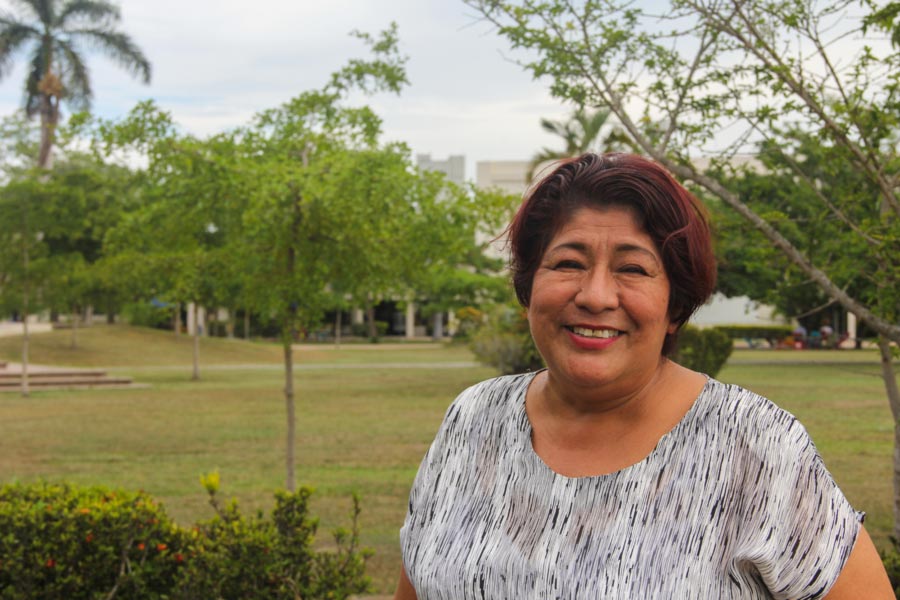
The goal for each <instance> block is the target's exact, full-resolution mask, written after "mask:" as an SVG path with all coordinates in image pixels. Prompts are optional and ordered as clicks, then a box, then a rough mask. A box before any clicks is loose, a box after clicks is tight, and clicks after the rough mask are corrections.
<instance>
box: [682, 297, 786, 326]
mask: <svg viewBox="0 0 900 600" xmlns="http://www.w3.org/2000/svg"><path fill="white" fill-rule="evenodd" d="M691 324H692V325H696V326H698V327H715V326H716V325H788V324H789V321H788V320H787V319H785V318H784V317H782V316H779V315H776V314H775V309H774V307H772V306H769V305H766V304H760V303H759V302H755V301H753V300H751V299H750V298H748V297H746V296H736V297H734V298H727V297H725V296H724V295H722V294H719V293H716V294H714V295H713V297H712V298H710V299H709V302H708V303H706V304H704V305H703V306H701V307H700V308H699V309H698V310H697V312H696V313H695V314H694V316H693V317H691Z"/></svg>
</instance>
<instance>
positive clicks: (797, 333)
mask: <svg viewBox="0 0 900 600" xmlns="http://www.w3.org/2000/svg"><path fill="white" fill-rule="evenodd" d="M791 335H792V336H793V337H794V348H796V349H797V350H800V349H802V348H805V347H806V343H807V339H806V337H807V330H806V327H804V326H803V325H801V324H799V323H798V324H797V326H796V327H794V330H793V331H792V332H791Z"/></svg>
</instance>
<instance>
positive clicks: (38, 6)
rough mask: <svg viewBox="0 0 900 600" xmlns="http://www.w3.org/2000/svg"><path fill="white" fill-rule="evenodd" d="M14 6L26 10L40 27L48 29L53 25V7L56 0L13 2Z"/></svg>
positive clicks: (19, 0)
mask: <svg viewBox="0 0 900 600" xmlns="http://www.w3.org/2000/svg"><path fill="white" fill-rule="evenodd" d="M15 4H18V5H19V6H22V7H24V8H26V9H28V11H30V12H31V13H33V14H34V15H35V16H36V17H37V18H38V21H40V22H41V24H42V25H44V26H46V27H49V26H51V25H52V24H53V13H54V11H53V8H54V6H53V5H54V4H56V0H15Z"/></svg>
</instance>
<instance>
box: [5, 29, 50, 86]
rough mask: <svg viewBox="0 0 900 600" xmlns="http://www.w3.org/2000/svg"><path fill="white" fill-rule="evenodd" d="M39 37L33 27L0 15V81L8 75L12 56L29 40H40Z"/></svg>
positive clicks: (38, 33)
mask: <svg viewBox="0 0 900 600" xmlns="http://www.w3.org/2000/svg"><path fill="white" fill-rule="evenodd" d="M40 35H41V34H40V32H39V31H37V30H36V29H34V28H33V27H31V26H29V25H26V24H24V23H19V22H17V21H14V20H11V19H9V18H7V17H6V16H5V15H0V79H2V78H3V77H4V76H6V75H7V74H8V73H9V69H10V68H11V66H12V56H13V54H15V53H16V51H18V50H19V48H21V47H22V45H23V44H24V43H25V42H27V41H28V40H29V39H34V38H36V39H40Z"/></svg>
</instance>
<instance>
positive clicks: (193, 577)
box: [172, 473, 370, 600]
mask: <svg viewBox="0 0 900 600" xmlns="http://www.w3.org/2000/svg"><path fill="white" fill-rule="evenodd" d="M201 483H202V485H203V487H204V488H205V489H206V491H207V493H208V494H209V502H210V505H211V506H212V507H213V510H215V513H216V514H215V516H214V517H213V518H212V519H210V520H208V521H205V522H201V523H198V524H197V526H196V527H194V529H193V531H192V536H193V547H192V553H191V556H190V558H189V560H187V561H186V566H185V568H184V569H183V571H182V572H181V577H180V580H179V581H178V583H177V586H176V589H175V591H174V593H173V596H172V597H173V598H183V599H185V600H187V599H190V598H223V599H231V598H234V599H235V600H238V599H241V600H243V599H247V600H252V599H257V598H258V599H261V600H262V599H272V600H276V599H278V600H280V599H284V600H291V599H294V598H311V599H312V598H347V597H348V596H350V595H352V594H361V593H364V592H366V591H368V589H369V579H368V578H367V577H366V575H365V563H366V559H367V558H368V557H369V556H370V552H369V551H367V550H361V549H360V548H359V530H358V522H359V513H360V507H359V499H358V498H357V497H356V496H355V495H354V497H353V515H352V526H351V529H349V530H346V529H338V530H337V531H335V532H334V542H335V549H334V550H331V551H316V550H315V549H314V548H313V542H314V541H315V536H316V531H317V529H318V521H317V520H316V519H314V518H312V517H310V516H309V498H310V496H311V495H312V490H311V489H310V488H301V489H300V490H298V491H297V492H295V493H290V492H278V493H276V494H275V508H274V509H273V510H272V513H271V515H270V518H268V519H267V518H264V517H263V515H261V514H258V515H256V516H253V517H247V516H244V515H243V514H241V512H240V510H239V509H238V506H237V503H236V502H235V501H234V500H231V501H229V502H227V503H226V504H224V505H223V504H221V503H220V501H219V499H218V495H217V494H218V488H219V475H218V473H211V474H208V475H205V476H203V477H201Z"/></svg>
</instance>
